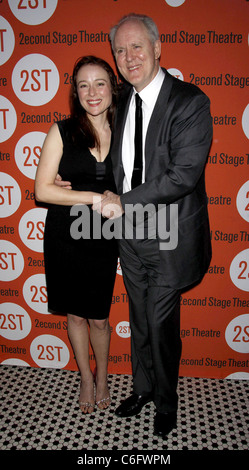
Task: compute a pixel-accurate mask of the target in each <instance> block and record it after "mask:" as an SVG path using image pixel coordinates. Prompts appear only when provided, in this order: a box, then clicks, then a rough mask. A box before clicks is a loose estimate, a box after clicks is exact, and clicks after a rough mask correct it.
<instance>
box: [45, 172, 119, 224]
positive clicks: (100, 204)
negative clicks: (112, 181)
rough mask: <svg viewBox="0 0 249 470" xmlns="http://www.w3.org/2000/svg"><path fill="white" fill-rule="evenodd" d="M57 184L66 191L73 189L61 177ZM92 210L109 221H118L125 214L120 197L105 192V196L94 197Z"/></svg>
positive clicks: (56, 181)
mask: <svg viewBox="0 0 249 470" xmlns="http://www.w3.org/2000/svg"><path fill="white" fill-rule="evenodd" d="M54 182H55V184H56V185H57V186H60V187H61V188H64V189H72V186H71V183H70V181H62V179H61V176H60V175H57V176H56V179H55V181H54ZM92 209H93V210H94V211H97V212H98V213H99V214H102V216H103V217H105V218H107V219H117V218H118V217H121V216H122V214H123V213H124V210H123V207H122V205H121V202H120V196H118V195H117V194H114V193H113V192H112V191H108V190H107V191H105V192H104V194H101V195H100V197H99V196H93V205H92Z"/></svg>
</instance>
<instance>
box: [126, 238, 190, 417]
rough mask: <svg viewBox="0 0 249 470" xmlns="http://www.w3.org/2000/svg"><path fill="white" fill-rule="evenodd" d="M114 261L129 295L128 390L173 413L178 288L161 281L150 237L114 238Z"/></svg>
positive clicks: (156, 251) (178, 353) (178, 347)
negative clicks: (116, 250) (116, 248)
mask: <svg viewBox="0 0 249 470" xmlns="http://www.w3.org/2000/svg"><path fill="white" fill-rule="evenodd" d="M120 262H121V268H122V273H123V279H124V284H125V287H126V290H127V293H128V296H129V313H130V327H131V358H132V374H133V388H134V393H136V394H138V395H147V394H150V393H152V394H153V398H154V403H155V406H156V409H157V411H159V412H161V413H168V412H171V411H176V410H177V403H178V396H177V383H178V373H179V362H180V357H181V347H182V345H181V338H180V291H178V290H175V289H172V288H170V287H169V286H167V285H165V280H164V275H163V273H161V272H160V268H159V264H160V259H159V248H158V241H157V240H156V239H151V240H150V239H145V240H126V239H122V240H120Z"/></svg>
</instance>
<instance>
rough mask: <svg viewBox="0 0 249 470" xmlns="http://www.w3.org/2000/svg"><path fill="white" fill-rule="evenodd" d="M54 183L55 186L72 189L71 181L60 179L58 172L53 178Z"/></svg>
mask: <svg viewBox="0 0 249 470" xmlns="http://www.w3.org/2000/svg"><path fill="white" fill-rule="evenodd" d="M54 184H55V185H56V186H59V187H60V188H64V189H72V186H71V182H70V181H62V178H61V176H60V175H59V174H57V175H56V178H55V180H54Z"/></svg>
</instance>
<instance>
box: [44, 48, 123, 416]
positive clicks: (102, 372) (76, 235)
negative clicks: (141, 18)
mask: <svg viewBox="0 0 249 470" xmlns="http://www.w3.org/2000/svg"><path fill="white" fill-rule="evenodd" d="M72 81H73V83H72V89H71V96H70V105H71V118H70V119H66V120H64V121H60V122H57V123H55V124H53V125H52V127H51V128H50V130H49V132H48V135H47V137H46V139H45V142H44V145H43V148H42V152H41V156H40V161H39V166H38V169H37V175H36V181H35V194H36V199H37V200H38V201H43V202H45V203H49V207H48V213H47V218H46V224H45V233H44V259H45V274H46V283H47V293H48V307H49V309H50V310H52V311H54V312H57V313H64V314H67V319H68V322H67V324H68V335H69V338H70V341H71V344H72V347H73V350H74V353H75V357H76V361H77V364H78V367H79V371H80V374H81V386H80V398H79V403H80V408H81V410H82V411H83V412H84V413H91V412H92V411H93V410H94V407H95V403H96V404H97V406H98V407H99V408H100V409H105V408H107V407H108V406H109V404H110V394H109V390H108V384H107V364H108V353H109V344H110V326H109V310H110V306H111V300H112V293H113V287H114V282H115V276H116V267H117V245H116V241H115V239H114V238H111V239H109V240H107V239H105V238H104V237H103V235H102V230H99V227H100V228H102V226H103V224H104V223H105V219H103V218H102V216H100V215H99V214H97V213H96V212H94V211H93V210H92V209H91V207H92V204H93V202H94V198H96V197H98V198H104V195H103V193H104V191H105V190H107V189H110V190H111V191H115V184H114V179H113V174H112V167H111V158H110V145H111V129H112V125H113V118H114V111H115V104H116V93H117V90H116V78H115V74H114V72H113V70H112V68H111V67H110V66H109V64H107V63H106V62H105V61H104V60H102V59H99V58H96V57H93V56H86V57H82V58H81V59H79V60H78V61H77V63H76V64H75V67H74V70H73V80H72ZM57 173H59V174H60V176H61V177H62V179H63V180H64V181H65V180H66V181H70V182H71V190H70V191H69V190H68V189H66V188H63V187H59V186H58V185H56V184H54V181H55V177H56V175H57ZM72 208H73V214H74V215H72V211H71V209H72ZM93 214H94V215H93ZM96 217H99V220H98V221H97V222H98V224H97V225H98V229H97V231H96V225H94V222H93V218H95V219H94V220H95V224H96ZM99 222H100V224H101V225H99ZM99 233H100V235H99ZM83 237H84V238H83ZM89 340H90V342H91V345H92V349H93V351H94V355H95V359H96V377H94V376H93V374H92V372H91V369H90V364H89ZM94 382H96V397H94Z"/></svg>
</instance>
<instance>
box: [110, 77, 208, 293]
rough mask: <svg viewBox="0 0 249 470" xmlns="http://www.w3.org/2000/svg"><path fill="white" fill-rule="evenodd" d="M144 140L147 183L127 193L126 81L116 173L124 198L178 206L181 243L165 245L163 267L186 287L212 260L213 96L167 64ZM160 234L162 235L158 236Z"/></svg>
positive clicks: (114, 153) (115, 154)
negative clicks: (209, 167)
mask: <svg viewBox="0 0 249 470" xmlns="http://www.w3.org/2000/svg"><path fill="white" fill-rule="evenodd" d="M163 71H164V73H165V79H164V82H163V84H162V87H161V90H160V92H159V96H158V99H157V101H156V104H155V107H154V110H153V113H152V116H151V119H150V122H149V126H148V131H147V136H146V142H145V183H143V184H141V185H140V186H138V187H137V188H135V189H133V190H132V191H129V192H127V193H125V194H122V189H123V179H124V170H123V165H122V155H121V151H122V137H123V132H124V126H125V121H126V116H127V112H128V107H129V103H130V99H131V96H132V87H131V86H130V85H127V84H126V85H124V86H123V88H122V90H121V93H120V97H119V100H118V107H117V114H116V124H115V131H114V136H113V145H112V151H111V154H112V162H113V172H114V178H115V182H116V186H117V190H118V194H120V195H121V203H122V206H123V207H124V208H125V205H126V204H133V205H135V204H137V203H140V204H142V205H143V206H145V205H147V204H149V203H152V204H154V205H155V206H156V207H158V205H159V204H165V205H166V206H165V211H166V212H167V219H168V218H169V214H170V210H171V207H172V206H170V205H171V204H177V207H178V244H177V246H176V248H175V249H173V250H165V249H163V250H160V262H161V269H162V270H163V272H164V274H165V276H166V280H167V283H168V285H169V286H171V287H173V288H175V289H183V288H186V287H187V286H190V285H192V284H194V283H196V282H198V281H200V280H201V279H202V277H203V275H204V274H205V272H206V270H207V268H208V266H209V263H210V260H211V241H210V229H209V219H208V210H207V196H206V190H205V179H204V171H205V164H206V160H207V156H208V152H209V148H210V145H211V140H212V120H211V115H210V102H209V99H208V97H207V96H206V95H205V94H204V93H203V92H202V91H201V90H200V89H199V88H198V87H196V86H194V85H192V84H190V83H186V82H183V81H181V80H178V79H176V78H174V77H173V76H171V75H170V74H169V73H168V72H167V71H166V70H165V69H163ZM158 240H159V242H160V241H162V242H163V241H164V240H160V236H158Z"/></svg>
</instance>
